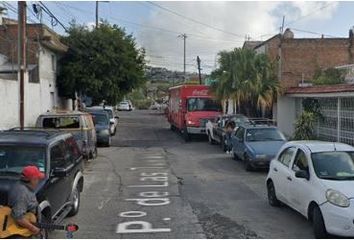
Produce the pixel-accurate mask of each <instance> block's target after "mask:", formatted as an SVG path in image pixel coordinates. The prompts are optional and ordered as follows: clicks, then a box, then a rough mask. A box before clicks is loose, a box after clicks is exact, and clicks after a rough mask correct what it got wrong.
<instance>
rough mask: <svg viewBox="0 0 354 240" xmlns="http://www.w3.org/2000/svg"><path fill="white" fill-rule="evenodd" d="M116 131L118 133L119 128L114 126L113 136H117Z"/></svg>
mask: <svg viewBox="0 0 354 240" xmlns="http://www.w3.org/2000/svg"><path fill="white" fill-rule="evenodd" d="M116 133H117V128H116V127H115V128H114V131H113V136H115V135H116Z"/></svg>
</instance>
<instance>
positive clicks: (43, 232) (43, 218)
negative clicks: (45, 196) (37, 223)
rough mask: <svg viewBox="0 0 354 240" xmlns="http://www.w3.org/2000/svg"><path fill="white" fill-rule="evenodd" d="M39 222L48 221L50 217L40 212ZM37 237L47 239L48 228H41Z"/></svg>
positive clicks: (46, 222) (45, 222)
mask: <svg viewBox="0 0 354 240" xmlns="http://www.w3.org/2000/svg"><path fill="white" fill-rule="evenodd" d="M41 223H44V224H49V223H50V219H49V218H48V217H47V216H45V215H44V214H43V213H41ZM38 237H39V238H40V239H48V238H49V230H48V229H45V228H42V229H41V231H40V233H39V236H38Z"/></svg>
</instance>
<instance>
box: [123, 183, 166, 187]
mask: <svg viewBox="0 0 354 240" xmlns="http://www.w3.org/2000/svg"><path fill="white" fill-rule="evenodd" d="M128 187H131V188H141V187H168V182H164V183H162V184H156V185H130V186H128Z"/></svg>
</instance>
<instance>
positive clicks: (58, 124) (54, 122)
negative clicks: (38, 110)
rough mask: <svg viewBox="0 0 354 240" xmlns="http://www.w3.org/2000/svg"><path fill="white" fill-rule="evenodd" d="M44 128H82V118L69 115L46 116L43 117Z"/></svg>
mask: <svg viewBox="0 0 354 240" xmlns="http://www.w3.org/2000/svg"><path fill="white" fill-rule="evenodd" d="M42 127H43V128H80V118H79V117H75V116H70V117H69V116H68V117H46V118H43V122H42Z"/></svg>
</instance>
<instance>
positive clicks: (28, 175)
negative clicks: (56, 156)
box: [22, 166, 44, 180]
mask: <svg viewBox="0 0 354 240" xmlns="http://www.w3.org/2000/svg"><path fill="white" fill-rule="evenodd" d="M22 177H23V178H24V179H27V180H32V179H43V178H44V173H42V172H41V171H39V169H38V168H37V167H36V166H26V167H24V168H23V169H22Z"/></svg>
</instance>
